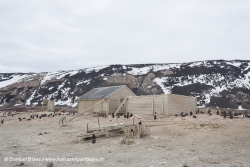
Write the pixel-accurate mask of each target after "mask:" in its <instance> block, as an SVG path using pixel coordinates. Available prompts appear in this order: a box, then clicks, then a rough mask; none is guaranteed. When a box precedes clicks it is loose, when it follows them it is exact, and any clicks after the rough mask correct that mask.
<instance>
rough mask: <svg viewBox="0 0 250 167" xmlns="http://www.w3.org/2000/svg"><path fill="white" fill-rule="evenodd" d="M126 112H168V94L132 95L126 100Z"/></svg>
mask: <svg viewBox="0 0 250 167" xmlns="http://www.w3.org/2000/svg"><path fill="white" fill-rule="evenodd" d="M127 112H132V113H134V114H153V113H154V112H156V113H157V114H166V115H167V114H168V96H167V95H156V96H134V97H130V98H128V100H127Z"/></svg>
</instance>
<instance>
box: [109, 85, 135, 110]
mask: <svg viewBox="0 0 250 167" xmlns="http://www.w3.org/2000/svg"><path fill="white" fill-rule="evenodd" d="M127 96H135V94H134V93H133V92H132V91H131V90H130V89H129V88H127V87H123V88H121V89H120V90H119V91H117V92H115V93H114V94H113V95H111V96H110V97H109V98H108V99H109V114H110V113H114V112H115V111H116V110H117V108H118V107H119V106H120V105H121V103H122V101H123V100H124V99H125V98H126V97H127ZM125 106H126V105H124V107H123V108H122V110H124V111H125ZM122 112H123V111H122Z"/></svg>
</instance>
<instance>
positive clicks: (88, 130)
mask: <svg viewBox="0 0 250 167" xmlns="http://www.w3.org/2000/svg"><path fill="white" fill-rule="evenodd" d="M87 133H89V125H88V124H87Z"/></svg>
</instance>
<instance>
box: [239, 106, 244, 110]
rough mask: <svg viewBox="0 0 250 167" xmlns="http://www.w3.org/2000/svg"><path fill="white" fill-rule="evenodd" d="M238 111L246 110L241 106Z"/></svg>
mask: <svg viewBox="0 0 250 167" xmlns="http://www.w3.org/2000/svg"><path fill="white" fill-rule="evenodd" d="M238 110H246V109H244V108H242V107H241V106H239V107H238Z"/></svg>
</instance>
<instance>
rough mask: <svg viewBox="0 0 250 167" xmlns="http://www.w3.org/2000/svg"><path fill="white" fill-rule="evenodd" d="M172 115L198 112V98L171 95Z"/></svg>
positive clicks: (170, 106)
mask: <svg viewBox="0 0 250 167" xmlns="http://www.w3.org/2000/svg"><path fill="white" fill-rule="evenodd" d="M169 104H170V105H169V108H170V114H172V115H175V114H180V113H181V112H183V113H190V111H193V112H194V111H196V109H197V104H196V98H194V97H189V96H182V95H175V94H169Z"/></svg>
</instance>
